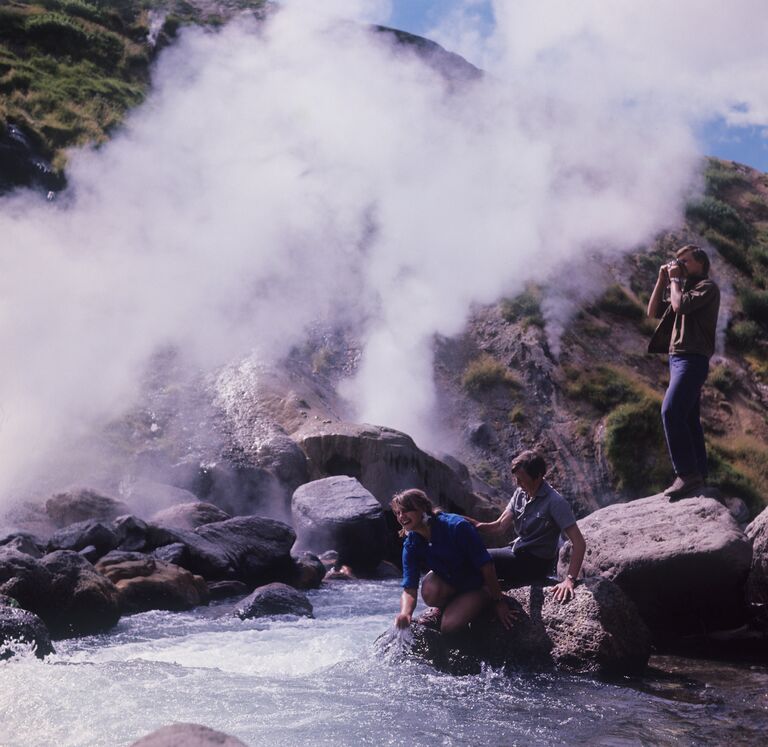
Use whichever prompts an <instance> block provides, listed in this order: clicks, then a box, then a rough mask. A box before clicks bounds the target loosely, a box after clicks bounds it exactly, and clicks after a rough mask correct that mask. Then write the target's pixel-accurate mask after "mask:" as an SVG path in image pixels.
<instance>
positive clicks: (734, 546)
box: [559, 495, 752, 638]
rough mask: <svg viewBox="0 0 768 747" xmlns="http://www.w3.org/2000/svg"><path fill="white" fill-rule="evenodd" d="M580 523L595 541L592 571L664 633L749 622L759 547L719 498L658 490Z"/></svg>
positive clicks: (587, 570) (564, 557)
mask: <svg viewBox="0 0 768 747" xmlns="http://www.w3.org/2000/svg"><path fill="white" fill-rule="evenodd" d="M579 528H580V529H581V532H582V534H583V535H584V538H585V539H586V543H587V554H586V558H585V560H584V575H585V576H601V577H603V578H609V579H611V580H613V581H615V582H616V583H617V584H618V585H619V586H620V587H621V588H622V589H623V590H624V591H625V592H626V594H627V595H628V596H629V597H630V598H631V599H632V600H633V601H634V603H635V604H636V605H637V607H638V609H639V611H640V614H641V615H642V617H643V619H644V620H645V622H646V623H647V624H648V626H649V627H650V628H651V630H652V631H653V633H654V635H656V636H657V637H659V638H675V637H678V636H680V635H683V634H686V633H689V632H692V631H700V630H712V629H718V628H729V627H736V626H737V625H740V624H741V623H742V622H743V620H744V615H745V605H744V586H745V582H746V579H747V574H748V573H749V567H750V561H751V558H752V548H751V545H750V542H749V539H748V538H747V537H746V535H745V534H744V533H743V532H742V531H741V530H740V529H739V527H738V525H737V524H736V521H735V520H734V518H733V516H732V515H731V514H730V512H729V511H728V510H727V509H726V508H725V507H724V506H722V505H721V504H720V503H719V502H718V501H716V500H713V499H712V498H706V497H694V498H688V499H686V500H682V501H677V502H674V503H671V502H670V501H669V499H668V498H667V497H666V496H663V495H662V496H651V497H649V498H642V499H639V500H636V501H632V502H631V503H623V504H614V505H611V506H607V507H605V508H602V509H600V510H598V511H595V512H594V513H592V514H590V515H589V516H587V517H586V518H584V519H582V520H580V521H579ZM570 551H571V546H570V543H566V544H565V545H564V546H563V548H562V549H561V552H560V559H559V571H560V573H561V575H562V574H565V573H566V569H567V567H568V563H569V561H570Z"/></svg>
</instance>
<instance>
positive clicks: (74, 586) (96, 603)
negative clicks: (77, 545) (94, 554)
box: [19, 550, 120, 638]
mask: <svg viewBox="0 0 768 747" xmlns="http://www.w3.org/2000/svg"><path fill="white" fill-rule="evenodd" d="M39 563H40V565H41V566H42V567H43V568H44V569H45V571H46V572H47V573H48V575H49V577H50V589H51V592H50V596H49V598H48V599H47V600H46V602H45V604H44V605H43V608H42V609H41V610H40V611H39V613H38V614H39V615H40V617H42V618H43V620H44V621H45V623H46V625H47V626H48V629H49V630H50V631H51V634H52V635H53V636H54V637H59V638H67V637H70V636H77V635H89V634H92V633H101V632H103V631H106V630H109V629H110V628H112V627H113V626H114V625H115V624H116V623H117V621H118V620H119V619H120V606H119V602H118V593H117V589H116V588H115V585H114V584H113V583H112V582H111V581H110V580H109V579H107V578H105V577H104V576H102V574H100V573H99V572H98V571H96V569H95V568H94V567H93V566H92V565H91V564H90V563H89V562H88V561H87V560H85V558H83V557H81V556H80V555H78V553H76V552H71V551H68V550H57V551H56V552H53V553H50V554H49V555H46V556H45V557H43V558H42V559H41V560H40V561H39ZM19 602H21V600H19Z"/></svg>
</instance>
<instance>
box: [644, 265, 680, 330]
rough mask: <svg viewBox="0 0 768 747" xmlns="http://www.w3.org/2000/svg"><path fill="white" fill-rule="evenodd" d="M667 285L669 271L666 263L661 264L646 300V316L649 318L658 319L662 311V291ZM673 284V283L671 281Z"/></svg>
mask: <svg viewBox="0 0 768 747" xmlns="http://www.w3.org/2000/svg"><path fill="white" fill-rule="evenodd" d="M668 285H669V271H668V269H667V266H666V265H662V266H661V267H660V268H659V277H658V278H656V285H655V286H654V288H653V293H651V297H650V299H649V300H648V311H647V313H648V316H649V317H650V318H651V319H658V318H659V317H660V316H661V314H662V311H663V301H664V291H665V290H666V289H667V286H668ZM673 285H674V283H673Z"/></svg>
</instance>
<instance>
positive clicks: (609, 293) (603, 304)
mask: <svg viewBox="0 0 768 747" xmlns="http://www.w3.org/2000/svg"><path fill="white" fill-rule="evenodd" d="M595 306H596V307H597V308H598V309H600V310H601V311H607V312H609V313H611V314H616V316H622V317H624V318H626V319H631V320H633V321H639V320H640V319H642V318H643V316H645V312H644V311H643V309H642V307H641V306H640V304H638V303H637V301H635V300H634V299H633V298H630V296H629V295H627V292H626V291H625V290H624V289H623V288H622V287H621V286H620V285H610V286H608V288H607V289H606V291H605V293H603V295H602V296H601V297H600V298H599V299H598V301H597V303H596V304H595Z"/></svg>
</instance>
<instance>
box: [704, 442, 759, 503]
mask: <svg viewBox="0 0 768 747" xmlns="http://www.w3.org/2000/svg"><path fill="white" fill-rule="evenodd" d="M707 459H708V463H709V475H708V477H707V482H708V483H709V484H710V485H712V486H713V487H717V488H719V489H720V492H721V493H724V494H725V495H727V496H736V497H738V498H741V499H743V500H744V502H745V503H746V504H747V506H748V507H749V510H750V513H751V514H752V515H753V516H754V515H756V514H758V513H760V511H762V510H763V509H764V508H765V504H766V495H765V487H764V486H765V485H767V484H768V450H766V448H765V447H764V446H763V447H756V446H753V445H749V444H746V443H744V442H740V441H738V440H737V441H736V443H735V444H733V445H726V444H723V443H722V442H714V443H708V444H707Z"/></svg>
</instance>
